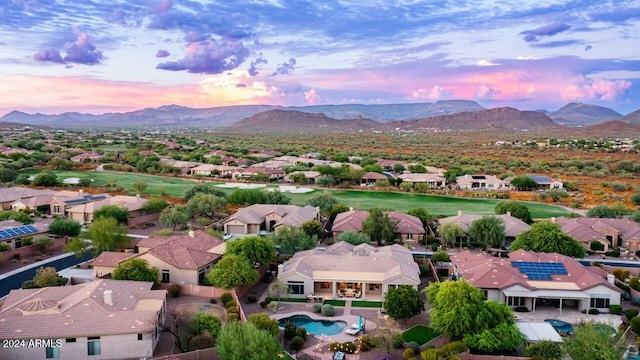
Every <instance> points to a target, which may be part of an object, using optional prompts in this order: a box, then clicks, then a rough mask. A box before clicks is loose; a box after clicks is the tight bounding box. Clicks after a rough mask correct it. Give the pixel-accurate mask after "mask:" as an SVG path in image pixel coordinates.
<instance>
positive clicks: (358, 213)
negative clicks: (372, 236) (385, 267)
mask: <svg viewBox="0 0 640 360" xmlns="http://www.w3.org/2000/svg"><path fill="white" fill-rule="evenodd" d="M383 213H384V214H385V215H388V216H389V218H390V219H391V221H393V222H394V223H395V224H396V228H395V234H396V237H397V238H396V239H397V240H398V241H400V242H402V243H415V242H418V241H420V240H422V239H423V238H424V236H425V234H426V232H425V229H424V226H423V225H422V221H421V220H420V218H418V217H416V216H413V215H409V214H405V213H401V212H399V211H384V212H383ZM367 217H369V212H368V211H366V210H353V209H351V210H349V211H345V212H342V213H339V214H338V215H336V218H335V220H334V221H333V226H332V228H331V232H332V233H333V237H334V238H337V237H338V236H340V234H342V233H343V232H345V231H353V232H362V224H363V223H364V222H365V220H366V219H367Z"/></svg>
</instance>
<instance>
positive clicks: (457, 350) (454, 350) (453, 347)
mask: <svg viewBox="0 0 640 360" xmlns="http://www.w3.org/2000/svg"><path fill="white" fill-rule="evenodd" d="M442 350H443V351H444V352H446V353H447V355H456V354H461V353H463V352H465V351H467V350H469V348H468V347H467V345H465V344H464V342H463V341H452V342H450V343H448V344H447V345H445V346H443V347H442Z"/></svg>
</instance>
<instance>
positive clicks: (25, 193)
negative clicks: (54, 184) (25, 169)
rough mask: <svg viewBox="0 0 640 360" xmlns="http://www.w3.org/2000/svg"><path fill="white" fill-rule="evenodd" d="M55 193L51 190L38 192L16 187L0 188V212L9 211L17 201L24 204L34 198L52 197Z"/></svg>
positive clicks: (38, 190)
mask: <svg viewBox="0 0 640 360" xmlns="http://www.w3.org/2000/svg"><path fill="white" fill-rule="evenodd" d="M55 193H56V191H55V190H51V189H43V190H40V189H31V188H24V187H17V186H12V187H6V188H5V187H0V207H1V208H0V210H11V209H12V207H13V204H14V203H16V202H17V201H22V202H26V201H27V200H28V199H31V198H34V197H38V196H44V195H53V194H55Z"/></svg>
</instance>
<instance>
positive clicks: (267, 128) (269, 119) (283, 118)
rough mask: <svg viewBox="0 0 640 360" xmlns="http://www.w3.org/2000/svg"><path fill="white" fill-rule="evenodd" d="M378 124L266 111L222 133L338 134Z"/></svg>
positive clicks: (362, 129) (360, 119)
mask: <svg viewBox="0 0 640 360" xmlns="http://www.w3.org/2000/svg"><path fill="white" fill-rule="evenodd" d="M379 124H380V123H378V122H375V121H373V120H369V119H364V118H359V119H350V120H336V119H332V118H330V117H327V116H326V115H324V114H310V113H306V112H301V111H294V110H280V109H274V110H268V111H264V112H261V113H258V114H255V115H252V116H250V117H248V118H246V119H244V120H242V121H240V122H237V123H235V124H233V125H231V126H229V127H227V128H225V129H224V131H228V132H235V133H329V132H331V133H338V132H359V131H371V130H372V129H375V128H376V126H378V125H379Z"/></svg>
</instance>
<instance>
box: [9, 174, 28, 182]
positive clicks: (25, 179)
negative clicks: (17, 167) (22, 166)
mask: <svg viewBox="0 0 640 360" xmlns="http://www.w3.org/2000/svg"><path fill="white" fill-rule="evenodd" d="M13 182H14V183H15V184H16V185H29V184H31V180H29V174H19V175H18V176H17V177H16V179H15V180H14V181H13Z"/></svg>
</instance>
